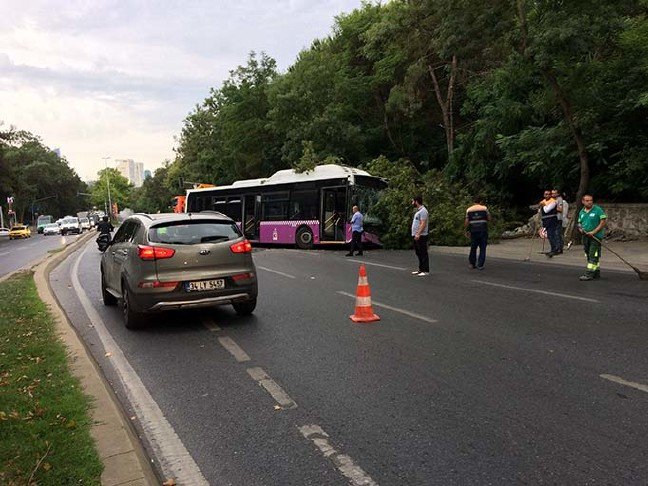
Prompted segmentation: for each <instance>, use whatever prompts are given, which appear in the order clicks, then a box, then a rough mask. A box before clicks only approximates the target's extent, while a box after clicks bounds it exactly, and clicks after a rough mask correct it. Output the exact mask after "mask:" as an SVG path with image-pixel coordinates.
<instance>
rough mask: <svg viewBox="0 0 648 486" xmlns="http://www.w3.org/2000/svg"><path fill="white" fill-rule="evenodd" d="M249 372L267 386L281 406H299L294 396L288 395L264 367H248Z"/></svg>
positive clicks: (264, 386)
mask: <svg viewBox="0 0 648 486" xmlns="http://www.w3.org/2000/svg"><path fill="white" fill-rule="evenodd" d="M247 372H248V374H249V375H250V376H251V377H252V379H253V380H254V381H256V382H257V383H258V384H259V385H261V386H262V387H263V388H265V390H266V391H267V392H268V393H269V394H270V395H271V396H272V398H274V399H275V401H276V402H277V403H278V404H279V405H281V408H297V404H296V403H295V401H294V400H293V399H292V398H290V395H288V394H287V393H286V392H285V391H284V389H283V388H281V387H280V386H279V385H278V384H277V382H276V381H274V380H273V379H272V378H270V377H269V376H268V374H267V373H266V372H265V371H264V370H263V368H259V367H255V368H248V369H247Z"/></svg>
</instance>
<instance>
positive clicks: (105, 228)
mask: <svg viewBox="0 0 648 486" xmlns="http://www.w3.org/2000/svg"><path fill="white" fill-rule="evenodd" d="M114 230H115V228H113V225H112V224H110V221H108V216H104V217H103V218H101V221H99V223H98V224H97V232H98V233H99V236H101V235H110V233H112V232H113V231H114Z"/></svg>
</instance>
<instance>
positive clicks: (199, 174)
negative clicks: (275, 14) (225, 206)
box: [172, 52, 277, 184]
mask: <svg viewBox="0 0 648 486" xmlns="http://www.w3.org/2000/svg"><path fill="white" fill-rule="evenodd" d="M276 76H277V72H276V62H275V60H274V59H272V58H271V57H269V56H267V55H266V54H265V53H261V54H260V55H259V56H257V55H256V54H255V53H254V52H252V53H251V54H250V56H249V58H248V61H247V64H246V65H245V66H239V67H238V68H236V69H235V70H233V71H230V76H229V78H228V79H227V80H225V82H224V83H223V85H222V86H221V87H220V88H219V89H214V88H212V89H211V91H210V95H209V96H208V97H207V98H206V99H205V100H204V101H203V102H202V104H200V105H199V106H196V108H195V109H194V111H193V112H192V113H191V114H189V116H187V118H186V119H185V121H184V124H183V128H182V133H181V136H180V140H179V144H178V148H177V160H176V163H177V165H178V166H177V168H175V169H174V170H173V171H172V172H174V174H176V175H177V176H178V177H184V179H186V180H193V181H197V182H209V183H216V184H224V183H230V182H232V181H234V180H236V179H241V178H248V177H261V176H262V175H265V174H266V173H267V172H268V171H270V170H272V169H273V168H274V161H275V160H276V150H275V141H274V139H273V133H272V131H271V130H270V128H269V127H268V126H267V125H268V121H267V113H268V109H269V105H268V99H267V97H268V94H267V91H268V87H269V85H270V83H271V82H272V80H273V79H274V78H275V77H276Z"/></svg>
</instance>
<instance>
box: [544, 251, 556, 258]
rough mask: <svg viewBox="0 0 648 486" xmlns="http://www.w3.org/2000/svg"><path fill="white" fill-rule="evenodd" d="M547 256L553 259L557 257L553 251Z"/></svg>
mask: <svg viewBox="0 0 648 486" xmlns="http://www.w3.org/2000/svg"><path fill="white" fill-rule="evenodd" d="M546 255H547V258H553V256H554V255H555V253H554V252H553V251H550V252H549V253H547V254H546Z"/></svg>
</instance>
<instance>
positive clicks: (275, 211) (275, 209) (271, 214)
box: [262, 192, 289, 221]
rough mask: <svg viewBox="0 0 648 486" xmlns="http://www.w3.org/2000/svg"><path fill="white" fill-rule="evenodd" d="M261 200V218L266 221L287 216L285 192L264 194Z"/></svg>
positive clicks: (286, 217) (278, 219)
mask: <svg viewBox="0 0 648 486" xmlns="http://www.w3.org/2000/svg"><path fill="white" fill-rule="evenodd" d="M262 201H263V203H262V208H263V209H262V214H263V218H262V219H264V220H266V221H280V220H282V219H288V218H289V214H288V210H289V208H288V193H287V192H276V193H270V194H264V195H263V199H262Z"/></svg>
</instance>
